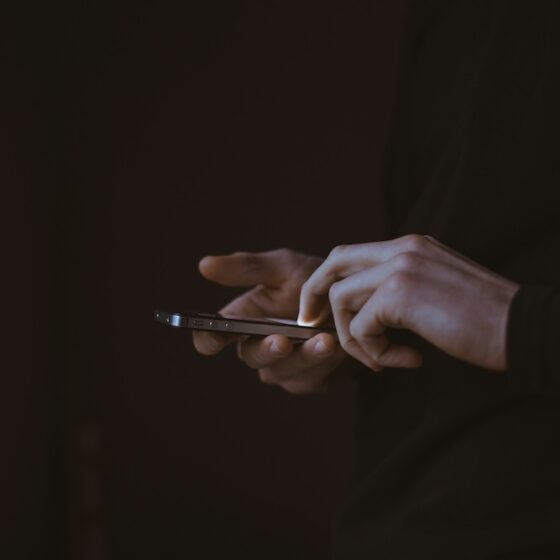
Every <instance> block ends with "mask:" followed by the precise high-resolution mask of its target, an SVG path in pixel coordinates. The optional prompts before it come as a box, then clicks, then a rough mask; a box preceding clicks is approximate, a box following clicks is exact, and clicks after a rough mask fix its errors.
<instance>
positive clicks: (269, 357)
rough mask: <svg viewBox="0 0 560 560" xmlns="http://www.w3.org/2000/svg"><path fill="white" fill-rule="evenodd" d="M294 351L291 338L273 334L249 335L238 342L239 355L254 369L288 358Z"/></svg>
mask: <svg viewBox="0 0 560 560" xmlns="http://www.w3.org/2000/svg"><path fill="white" fill-rule="evenodd" d="M292 351H293V344H292V342H291V340H290V339H289V338H287V337H286V336H282V335H279V334H273V335H270V336H267V337H266V338H257V337H249V338H247V339H246V340H240V341H239V342H238V344H237V355H238V356H239V359H240V360H242V361H243V362H245V363H246V364H247V365H248V366H249V367H250V368H252V369H260V368H263V367H267V366H271V365H272V364H274V363H275V362H277V361H278V360H281V359H283V358H286V357H287V356H289V355H290V354H291V353H292Z"/></svg>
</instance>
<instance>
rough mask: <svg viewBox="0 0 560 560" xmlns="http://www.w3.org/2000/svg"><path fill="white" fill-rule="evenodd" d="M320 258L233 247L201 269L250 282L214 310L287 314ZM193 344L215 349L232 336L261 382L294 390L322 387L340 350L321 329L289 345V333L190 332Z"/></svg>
mask: <svg viewBox="0 0 560 560" xmlns="http://www.w3.org/2000/svg"><path fill="white" fill-rule="evenodd" d="M321 262H322V259H320V258H318V257H311V256H308V255H303V254H301V253H296V252H294V251H290V250H287V249H279V250H276V251H269V252H265V253H234V254H233V255H227V256H220V257H205V258H204V259H202V260H201V261H200V264H199V268H200V272H201V274H202V275H203V276H204V277H205V278H207V279H208V280H211V281H213V282H217V283H219V284H222V285H224V286H236V287H252V289H250V290H249V291H247V292H245V293H244V294H242V295H241V296H239V297H238V298H236V299H235V300H233V301H232V302H230V303H229V304H228V305H226V306H225V307H224V308H223V309H221V310H220V311H221V312H223V313H227V312H230V313H236V314H238V315H245V316H253V317H279V318H285V319H293V318H295V317H296V315H297V311H298V305H299V294H300V290H301V286H302V285H303V283H304V282H305V281H306V280H307V278H309V276H310V275H311V273H312V272H313V271H314V270H315V269H316V268H317V267H318V266H319V265H320V264H321ZM193 342H194V345H195V347H196V349H197V350H198V351H199V352H200V353H202V354H206V355H210V354H217V353H218V352H220V351H221V350H223V349H224V348H225V347H226V346H228V345H229V344H231V343H233V342H237V353H238V356H239V358H240V359H241V360H243V361H244V362H245V363H246V364H247V365H248V366H249V367H251V368H253V369H257V370H258V372H259V377H260V379H261V381H263V382H264V383H270V384H274V385H279V386H280V387H282V388H284V389H285V390H286V391H288V392H290V393H294V394H305V393H312V392H316V391H323V390H325V389H326V384H327V378H331V379H332V373H333V371H334V370H336V369H337V368H338V366H339V365H340V364H341V363H342V361H343V360H344V358H345V357H347V355H346V353H345V352H344V351H343V350H342V349H341V348H340V346H339V345H338V343H337V342H336V341H335V339H334V337H333V336H331V335H329V334H327V333H321V334H318V335H316V336H315V337H313V338H311V339H310V340H307V341H305V342H304V343H303V344H301V345H298V346H294V344H293V343H292V342H291V341H290V339H289V338H287V337H285V336H282V335H271V336H268V337H266V338H256V337H247V336H240V335H233V334H222V333H210V332H202V331H194V332H193Z"/></svg>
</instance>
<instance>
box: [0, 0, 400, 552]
mask: <svg viewBox="0 0 560 560" xmlns="http://www.w3.org/2000/svg"><path fill="white" fill-rule="evenodd" d="M402 15H403V2H394V1H389V0H375V1H374V0H370V1H367V2H366V1H356V0H349V1H346V2H324V1H323V2H319V1H308V2H300V1H298V2H296V1H292V0H288V1H282V2H280V1H272V0H271V1H268V2H259V1H257V0H245V1H238V0H232V1H230V2H219V3H218V2H213V1H208V2H198V3H193V2H184V3H180V2H173V3H172V2H159V3H152V2H149V3H148V2H129V1H123V0H118V1H115V2H111V3H102V2H82V3H79V4H76V5H71V4H69V5H68V6H67V7H66V8H65V9H64V10H61V11H60V13H58V12H56V13H55V12H52V11H51V10H50V9H48V8H47V7H45V6H42V7H39V8H36V9H35V10H34V11H32V12H29V13H27V12H26V13H25V14H23V15H22V19H21V20H20V21H21V25H22V33H20V34H16V35H17V36H14V37H15V39H14V40H15V41H16V42H17V41H19V42H20V43H21V44H22V45H23V44H24V43H25V45H26V48H25V49H24V50H23V51H20V52H19V54H18V56H20V57H21V59H22V60H24V59H25V60H29V61H31V62H32V63H33V64H32V65H33V67H34V68H35V69H36V70H37V71H38V75H39V78H38V83H39V85H38V86H37V87H40V88H42V91H43V94H42V95H41V100H40V101H38V100H37V99H36V98H34V97H33V96H29V99H27V98H24V99H20V100H19V103H20V104H23V106H25V109H26V110H29V111H31V112H33V111H35V112H37V113H38V114H39V113H40V114H41V119H39V120H38V122H37V123H35V125H34V126H35V129H36V130H37V132H36V134H35V137H36V138H38V140H37V146H36V147H35V149H32V150H30V155H31V156H32V158H33V160H34V162H35V163H34V166H35V167H34V169H37V170H38V171H37V173H36V175H37V177H34V178H33V177H32V178H30V179H29V182H30V184H33V185H34V186H37V189H36V190H37V192H36V193H35V202H36V205H35V207H36V209H38V210H39V213H38V216H39V217H40V218H39V220H40V225H41V226H42V227H41V228H37V235H36V236H35V238H34V246H33V248H34V249H35V253H36V256H37V262H38V264H39V266H38V268H37V271H36V272H35V274H34V278H35V280H36V287H35V288H36V289H35V293H36V294H37V296H38V297H42V299H41V301H42V304H41V305H42V307H41V308H42V309H43V308H44V309H45V310H50V312H49V313H48V314H47V315H45V319H44V320H42V322H41V321H40V322H38V323H37V326H38V327H39V329H41V328H42V329H43V335H42V336H39V337H37V339H36V341H35V346H34V351H35V353H36V357H37V358H38V360H37V362H36V365H35V367H34V368H33V370H30V371H31V373H29V374H27V375H26V376H23V377H20V378H18V379H17V380H14V381H12V384H13V387H11V388H10V401H11V403H12V405H11V408H9V409H8V411H9V415H11V417H12V419H13V422H15V424H13V425H17V426H18V428H17V430H16V431H17V437H15V436H14V437H9V438H8V439H5V442H6V445H7V446H8V448H7V455H9V456H10V457H11V459H10V462H9V464H8V466H7V467H6V469H7V470H6V473H7V477H6V478H7V479H8V480H9V487H10V489H9V493H7V494H6V499H5V503H4V506H3V507H4V508H5V510H6V512H8V513H9V515H10V524H9V526H8V531H7V533H9V534H10V536H11V541H10V542H11V543H12V544H13V545H14V546H17V547H18V551H19V552H18V556H17V557H18V558H26V557H29V558H40V557H48V556H49V555H51V554H52V556H53V557H57V558H64V557H66V555H67V554H69V555H70V556H71V557H74V558H117V559H121V558H166V559H172V558H196V559H198V558H224V557H240V558H241V557H242V558H245V559H247V560H250V559H252V558H255V559H257V558H258V559H266V558H286V559H287V558H290V559H292V558H305V559H311V560H312V559H314V558H317V559H319V558H329V547H330V538H331V535H330V530H331V519H332V515H333V513H334V512H335V511H336V507H337V505H338V504H339V502H340V498H341V495H342V493H343V490H344V484H345V482H346V480H347V478H348V475H349V472H350V469H351V453H352V442H351V427H352V387H351V386H347V387H340V388H338V389H336V390H335V391H333V392H331V393H328V394H326V395H321V396H310V397H303V398H302V397H293V396H290V395H286V394H284V393H282V392H281V391H280V390H279V389H276V388H274V387H270V386H263V385H261V384H260V383H259V381H258V378H257V376H256V375H255V374H254V373H253V372H251V371H250V370H248V369H246V368H244V367H243V366H242V365H241V364H239V363H238V362H237V361H236V360H235V359H234V353H233V351H228V352H226V353H225V354H224V355H223V356H219V357H215V358H205V357H202V356H199V355H197V354H196V353H195V352H194V350H193V349H192V346H191V344H190V340H189V337H188V336H187V335H186V334H185V333H178V332H173V331H171V330H167V329H164V328H158V326H157V325H154V324H153V322H152V319H151V314H152V310H153V308H154V306H155V305H162V306H165V307H168V308H173V309H193V308H195V309H201V310H212V309H217V308H218V307H220V306H221V305H222V304H223V303H225V302H226V301H227V300H228V299H229V298H231V297H232V295H233V294H234V293H236V292H235V291H232V290H226V289H223V288H219V287H216V286H210V285H208V284H207V283H205V282H204V281H203V280H202V279H201V278H200V277H199V275H198V272H197V262H198V260H199V259H200V258H201V257H202V256H204V255H205V254H221V253H227V252H230V251H235V250H249V251H259V250H266V249H272V248H278V247H282V246H286V247H291V248H294V249H298V250H301V251H304V252H309V253H314V254H326V253H327V252H328V251H329V249H330V248H332V247H333V246H334V245H337V244H340V243H349V242H358V241H368V240H375V239H380V238H383V237H384V236H385V230H384V227H385V226H384V214H383V208H382V206H383V205H382V198H381V188H380V187H381V178H380V166H381V163H382V161H383V155H384V150H385V144H386V137H387V130H388V126H389V123H390V116H391V110H392V107H393V99H394V89H395V79H396V73H397V60H398V50H399V41H400V36H401V31H400V30H401V22H402ZM31 22H32V25H31ZM18 126H19V125H18V124H16V126H15V128H18ZM46 161H48V162H50V164H51V165H50V166H46V164H45V162H46ZM52 162H54V163H52ZM45 169H48V173H46V172H45ZM19 178H20V180H23V179H21V176H20V177H19ZM45 298H46V299H47V300H48V301H47V303H45V301H44V299H45ZM39 308H40V307H39V304H36V305H35V309H39ZM47 327H48V331H47ZM47 332H48V334H47ZM47 343H48V346H49V349H47ZM45 365H49V367H48V369H45V367H44V366H45ZM31 385H32V386H33V387H34V390H33V391H31V392H30V391H29V387H30V386H31ZM14 430H15V429H10V428H9V427H8V429H7V433H8V434H11V435H12V436H13V435H14ZM24 498H25V499H24Z"/></svg>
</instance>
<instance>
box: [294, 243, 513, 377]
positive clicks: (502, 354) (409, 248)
mask: <svg viewBox="0 0 560 560" xmlns="http://www.w3.org/2000/svg"><path fill="white" fill-rule="evenodd" d="M518 288H519V286H518V285H517V284H515V283H514V282H511V281H510V280H507V279H505V278H502V277H501V276H498V275H497V274H495V273H493V272H491V271H489V270H487V269H485V268H483V267H482V266H480V265H478V264H476V263H475V262H473V261H471V260H469V259H468V258H466V257H464V256H462V255H460V254H458V253H456V252H454V251H452V250H451V249H449V248H448V247H446V246H444V245H443V244H441V243H439V242H438V241H436V240H435V239H433V238H431V237H427V236H423V235H407V236H404V237H400V238H397V239H394V240H392V241H384V242H380V243H364V244H357V245H346V246H340V247H336V248H335V249H334V250H333V251H332V252H331V254H330V255H329V257H328V258H327V259H326V260H325V261H324V262H323V264H322V265H321V266H319V267H318V268H317V269H316V270H315V272H314V273H313V274H312V276H311V277H310V278H309V280H307V282H306V283H305V284H304V286H303V288H302V292H301V301H300V314H299V318H298V321H299V322H300V323H302V324H315V323H318V322H321V321H322V320H324V318H325V317H326V316H327V315H328V314H329V312H332V314H333V316H334V321H335V325H336V329H337V332H338V337H339V340H340V343H341V345H342V347H343V348H344V349H345V350H346V352H348V354H350V355H352V356H354V357H355V358H356V359H357V360H359V361H360V362H362V363H363V364H365V365H366V366H368V367H370V368H371V369H373V370H375V371H379V370H381V369H383V367H385V366H387V367H405V368H414V367H419V366H420V365H421V363H422V356H421V355H420V353H419V352H418V351H417V350H415V349H413V348H410V347H408V346H399V345H396V344H392V343H391V341H390V340H389V339H388V338H387V336H386V334H385V331H386V329H387V328H388V327H392V328H397V329H409V330H411V331H413V332H415V333H417V334H418V335H420V336H421V337H423V338H424V339H426V340H427V341H429V342H431V343H432V344H433V345H435V346H437V347H438V348H439V349H440V350H443V351H444V352H446V353H448V354H450V355H451V356H454V357H455V358H459V359H462V360H465V361H467V362H470V363H472V364H475V365H478V366H481V367H484V368H487V369H491V370H496V371H505V369H506V326H507V317H508V312H509V307H510V304H511V301H512V299H513V296H514V295H515V292H516V291H517V289H518ZM329 304H330V305H329Z"/></svg>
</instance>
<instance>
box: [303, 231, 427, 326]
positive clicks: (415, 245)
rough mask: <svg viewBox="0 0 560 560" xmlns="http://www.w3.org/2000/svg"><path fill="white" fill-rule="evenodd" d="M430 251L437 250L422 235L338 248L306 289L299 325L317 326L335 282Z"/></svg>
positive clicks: (314, 275) (314, 274) (308, 281)
mask: <svg viewBox="0 0 560 560" xmlns="http://www.w3.org/2000/svg"><path fill="white" fill-rule="evenodd" d="M427 247H434V244H433V243H431V242H430V241H429V240H428V239H426V237H425V236H423V235H406V236H404V237H399V238H398V239H393V240H391V241H381V242H377V243H361V244H356V245H341V246H339V247H336V248H335V249H333V251H332V252H331V254H330V255H329V257H328V258H327V259H326V260H325V261H324V262H323V263H322V264H321V265H320V266H319V267H318V268H317V269H316V270H315V272H314V273H313V274H312V275H311V276H310V277H309V279H308V280H307V282H305V284H304V285H303V287H302V290H301V294H300V310H299V316H298V322H299V323H300V324H315V323H316V318H317V316H318V315H319V314H320V312H321V310H322V309H323V308H324V304H325V298H326V296H327V294H328V292H329V289H330V287H331V285H332V284H333V283H334V282H336V281H338V280H340V279H341V278H346V277H347V276H350V275H352V274H355V273H356V272H359V271H360V270H363V269H365V268H370V267H372V266H374V265H379V264H381V263H383V262H386V261H388V260H389V259H392V258H393V257H395V256H397V255H398V254H400V253H405V252H406V253H418V254H423V253H424V252H425V250H426V248H427Z"/></svg>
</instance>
